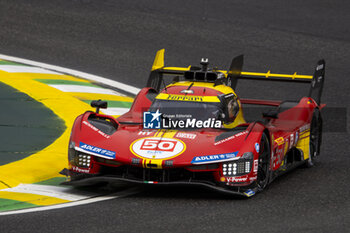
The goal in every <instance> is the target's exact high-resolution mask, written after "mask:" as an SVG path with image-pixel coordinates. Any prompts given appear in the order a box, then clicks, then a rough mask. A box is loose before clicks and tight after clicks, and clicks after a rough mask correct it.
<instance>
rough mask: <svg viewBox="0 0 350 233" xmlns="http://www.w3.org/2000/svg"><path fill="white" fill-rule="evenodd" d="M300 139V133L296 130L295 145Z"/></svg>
mask: <svg viewBox="0 0 350 233" xmlns="http://www.w3.org/2000/svg"><path fill="white" fill-rule="evenodd" d="M298 140H299V133H298V131H296V132H295V145H296V144H298Z"/></svg>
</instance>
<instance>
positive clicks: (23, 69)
mask: <svg viewBox="0 0 350 233" xmlns="http://www.w3.org/2000/svg"><path fill="white" fill-rule="evenodd" d="M0 70H3V71H6V72H9V73H37V74H57V75H60V74H61V73H57V72H54V71H51V70H47V69H43V68H40V67H33V66H17V65H1V66H0ZM61 75H62V74H61Z"/></svg>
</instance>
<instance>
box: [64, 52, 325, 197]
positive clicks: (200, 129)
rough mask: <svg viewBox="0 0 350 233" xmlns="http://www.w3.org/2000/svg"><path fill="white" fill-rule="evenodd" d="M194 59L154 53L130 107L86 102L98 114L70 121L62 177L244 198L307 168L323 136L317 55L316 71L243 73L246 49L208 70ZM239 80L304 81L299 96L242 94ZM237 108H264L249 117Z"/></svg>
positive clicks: (76, 182) (70, 181)
mask: <svg viewBox="0 0 350 233" xmlns="http://www.w3.org/2000/svg"><path fill="white" fill-rule="evenodd" d="M200 64H201V67H194V66H189V67H186V68H181V67H165V66H164V49H163V50H159V51H158V52H157V55H156V58H155V60H154V64H153V67H152V71H151V74H150V76H149V79H148V82H147V87H145V88H143V89H142V90H141V91H140V92H139V94H138V95H137V96H136V98H135V100H134V103H133V105H132V107H131V108H130V110H129V112H127V113H126V114H124V115H122V116H120V117H118V118H113V117H111V116H109V115H102V114H99V109H100V108H107V102H105V101H101V100H98V101H93V102H92V103H91V105H92V106H93V107H96V112H91V111H88V112H85V113H84V114H82V115H80V116H78V117H77V119H76V120H75V123H74V125H73V129H72V134H71V138H70V142H69V152H68V161H69V167H68V169H64V170H63V172H62V173H63V174H65V175H67V176H68V180H67V181H66V182H64V183H65V184H69V185H74V186H84V185H93V184H97V183H124V182H125V183H134V184H147V185H149V184H151V185H197V186H204V187H208V188H212V189H215V190H218V191H222V192H228V193H235V194H240V195H245V196H247V197H250V196H253V195H254V194H255V193H257V192H259V191H262V190H263V189H264V188H265V187H266V186H267V185H268V184H269V183H270V182H272V181H273V180H274V179H275V178H276V177H277V176H278V175H280V174H282V173H285V172H287V171H289V170H290V169H293V168H295V167H297V166H299V165H306V166H312V165H313V162H314V158H315V157H316V156H318V155H319V154H320V146H321V140H322V138H321V136H322V118H321V112H320V111H321V109H322V107H323V106H324V105H323V104H321V94H322V88H323V83H324V75H325V62H324V60H320V61H319V62H318V63H317V66H316V70H315V72H314V75H313V76H308V75H297V74H296V73H294V74H292V75H285V74H272V73H270V71H269V72H267V73H253V72H243V71H242V65H243V55H241V56H238V57H236V58H234V59H233V60H232V63H231V66H230V68H229V70H228V71H226V70H219V69H217V68H214V69H210V68H209V67H208V60H207V59H202V61H201V63H200ZM168 78H170V79H168ZM240 79H245V80H266V81H282V82H301V83H309V84H310V92H309V94H308V95H307V96H305V97H303V98H301V99H300V100H299V101H297V102H293V101H268V100H259V99H240V98H239V97H238V96H237V95H236V93H235V88H236V85H237V81H238V80H240ZM165 81H166V82H168V81H171V82H170V84H168V85H166V84H165ZM162 85H163V88H161V86H162ZM242 105H244V106H247V105H263V106H269V107H270V108H271V109H270V110H269V111H266V112H263V113H262V117H260V119H259V120H256V121H251V122H247V121H246V120H245V114H244V107H242Z"/></svg>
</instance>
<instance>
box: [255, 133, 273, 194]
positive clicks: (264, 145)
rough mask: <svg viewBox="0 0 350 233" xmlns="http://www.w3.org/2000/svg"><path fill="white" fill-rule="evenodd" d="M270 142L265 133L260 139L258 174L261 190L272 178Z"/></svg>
mask: <svg viewBox="0 0 350 233" xmlns="http://www.w3.org/2000/svg"><path fill="white" fill-rule="evenodd" d="M270 154H271V150H270V144H269V140H268V138H267V136H266V134H265V133H264V134H263V135H262V137H261V141H260V149H259V160H258V176H257V186H258V188H259V189H260V190H263V189H264V188H265V187H266V186H267V185H268V184H269V180H270Z"/></svg>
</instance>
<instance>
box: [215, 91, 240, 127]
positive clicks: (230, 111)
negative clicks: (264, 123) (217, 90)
mask: <svg viewBox="0 0 350 233" xmlns="http://www.w3.org/2000/svg"><path fill="white" fill-rule="evenodd" d="M218 97H219V99H220V102H221V104H222V106H223V111H224V114H225V118H224V122H225V123H230V122H233V121H234V120H235V118H236V116H237V113H238V111H239V105H238V103H237V97H236V96H235V95H234V94H233V93H230V94H226V95H224V94H222V95H219V96H218Z"/></svg>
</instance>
